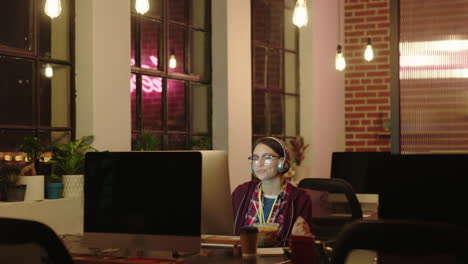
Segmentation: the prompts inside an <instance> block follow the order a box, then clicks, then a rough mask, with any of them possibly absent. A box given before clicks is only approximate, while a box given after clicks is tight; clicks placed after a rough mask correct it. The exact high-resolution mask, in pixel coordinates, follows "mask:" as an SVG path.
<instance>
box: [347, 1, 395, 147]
mask: <svg viewBox="0 0 468 264" xmlns="http://www.w3.org/2000/svg"><path fill="white" fill-rule="evenodd" d="M389 1H390V0H345V6H344V28H345V31H344V35H345V39H344V55H345V59H346V64H347V65H346V69H345V129H346V132H345V135H346V144H345V149H346V151H356V152H359V151H390V137H389V135H382V133H379V132H382V131H383V126H382V121H383V120H385V119H388V118H390V2H389ZM368 37H370V38H371V39H372V46H373V49H374V60H372V61H370V62H367V61H366V60H365V59H364V50H365V48H366V45H367V38H368Z"/></svg>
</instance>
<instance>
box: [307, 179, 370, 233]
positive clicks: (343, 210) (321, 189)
mask: <svg viewBox="0 0 468 264" xmlns="http://www.w3.org/2000/svg"><path fill="white" fill-rule="evenodd" d="M298 186H299V187H300V188H304V189H306V190H307V191H308V192H309V194H310V195H311V197H312V210H313V211H312V217H313V219H312V222H313V226H311V231H312V233H313V234H314V235H315V237H316V239H317V240H321V241H323V242H332V241H333V240H334V239H335V237H336V235H337V234H338V233H339V232H340V231H341V229H342V228H343V227H344V226H345V225H346V224H347V223H349V222H350V221H354V220H357V219H362V209H361V204H360V203H359V201H358V199H357V197H356V194H355V193H354V190H353V188H352V187H351V185H350V184H349V183H348V182H346V181H345V180H342V179H337V178H331V179H321V178H305V179H303V180H301V181H300V182H299V184H298ZM332 197H335V198H340V197H344V198H345V199H339V200H341V203H340V202H336V201H333V198H332ZM340 205H341V206H340Z"/></svg>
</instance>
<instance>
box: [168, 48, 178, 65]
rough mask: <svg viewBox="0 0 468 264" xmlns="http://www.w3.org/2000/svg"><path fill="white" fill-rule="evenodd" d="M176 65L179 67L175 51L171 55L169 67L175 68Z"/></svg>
mask: <svg viewBox="0 0 468 264" xmlns="http://www.w3.org/2000/svg"><path fill="white" fill-rule="evenodd" d="M176 67H177V60H176V57H175V55H174V52H173V53H172V54H171V56H170V57H169V68H171V69H175V68H176Z"/></svg>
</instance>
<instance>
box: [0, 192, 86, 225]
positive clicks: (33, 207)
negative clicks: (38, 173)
mask: <svg viewBox="0 0 468 264" xmlns="http://www.w3.org/2000/svg"><path fill="white" fill-rule="evenodd" d="M83 208H84V201H83V199H82V198H61V199H44V200H41V201H23V202H0V217H10V218H18V219H26V220H34V221H38V222H41V223H44V224H46V225H48V226H49V227H50V228H52V229H53V230H54V231H55V232H56V233H57V234H78V233H81V234H82V233H83Z"/></svg>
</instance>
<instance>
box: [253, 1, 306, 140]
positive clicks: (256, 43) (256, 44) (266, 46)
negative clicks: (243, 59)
mask: <svg viewBox="0 0 468 264" xmlns="http://www.w3.org/2000/svg"><path fill="white" fill-rule="evenodd" d="M277 1H278V2H281V3H282V12H281V18H280V19H279V20H280V21H281V23H280V27H281V42H280V43H281V44H280V45H279V46H278V45H274V44H273V45H272V44H270V43H268V39H269V36H266V37H265V40H266V41H265V42H264V41H260V40H258V38H257V37H256V30H255V28H254V27H255V25H257V16H256V14H255V2H262V3H263V4H265V5H272V4H271V2H269V1H264V0H251V16H252V34H251V35H252V47H251V49H252V106H253V107H252V126H254V124H255V122H256V120H255V112H254V111H255V107H254V103H255V98H256V96H255V93H256V92H257V91H261V92H265V97H264V98H266V99H264V100H268V103H266V104H265V109H264V111H263V112H264V115H265V120H264V121H265V124H266V127H265V133H255V132H254V131H253V133H252V139H253V142H254V141H255V140H256V139H258V138H262V137H266V136H274V137H278V138H282V139H287V138H291V139H292V138H295V137H296V136H298V135H299V134H300V111H299V109H300V92H299V88H300V86H299V77H300V76H299V66H300V65H299V29H298V28H297V27H294V28H295V32H294V35H295V44H294V46H295V50H291V49H287V48H285V46H284V43H285V30H286V29H285V24H284V15H285V12H284V11H285V10H294V4H293V5H289V6H288V5H286V4H285V1H287V0H277ZM289 1H292V0H289ZM267 17H270V15H269V13H268V14H267ZM291 19H292V17H291ZM265 24H266V25H268V26H269V24H267V23H265ZM265 31H266V32H267V33H266V35H268V32H270V28H266V29H265ZM257 48H261V49H263V50H264V52H265V55H264V56H265V58H266V59H265V62H264V65H265V66H264V73H263V78H264V81H263V85H259V84H258V83H257V78H256V55H257V51H256V49H257ZM272 51H273V52H280V54H281V56H280V61H281V67H280V80H279V82H280V87H279V88H277V89H273V88H269V87H268V86H269V81H270V79H269V76H270V75H269V64H268V58H269V57H270V54H271V52H272ZM286 53H292V54H295V55H296V62H295V69H296V72H295V80H296V81H295V88H296V89H295V90H296V93H291V92H286V90H285V89H286V88H285V72H286V71H285V70H286V64H285V57H286V56H285V54H286ZM273 94H279V95H281V96H282V105H283V111H282V113H281V115H282V118H283V119H282V125H283V127H282V131H283V133H281V134H274V133H272V125H271V120H272V117H271V116H272V111H271V110H270V107H271V106H270V100H271V95H273ZM287 96H294V97H296V98H297V101H296V102H297V103H296V111H295V113H296V116H295V119H296V128H295V129H296V135H287V134H286V122H285V119H286V116H285V115H286V111H285V106H286V103H285V101H286V100H285V99H286V97H287Z"/></svg>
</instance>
